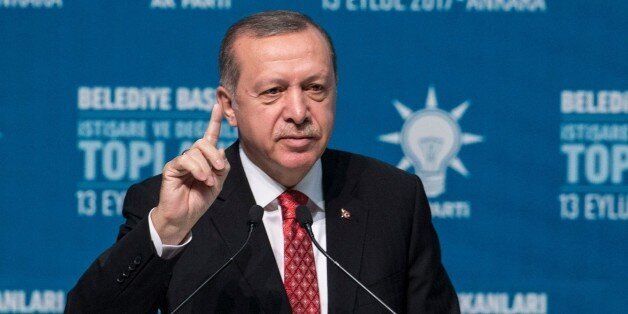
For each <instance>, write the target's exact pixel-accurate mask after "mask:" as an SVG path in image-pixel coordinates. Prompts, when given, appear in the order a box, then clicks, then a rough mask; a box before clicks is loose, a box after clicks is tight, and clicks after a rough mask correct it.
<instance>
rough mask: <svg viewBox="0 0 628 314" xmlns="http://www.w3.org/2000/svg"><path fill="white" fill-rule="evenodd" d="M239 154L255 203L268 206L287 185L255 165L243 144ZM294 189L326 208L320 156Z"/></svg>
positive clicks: (319, 206)
mask: <svg viewBox="0 0 628 314" xmlns="http://www.w3.org/2000/svg"><path fill="white" fill-rule="evenodd" d="M239 154H240V160H241V161H242V168H243V169H244V174H245V175H246V179H247V180H248V181H249V186H250V187H251V192H253V197H254V198H255V203H257V205H260V206H262V207H266V206H267V205H268V204H270V203H271V202H272V201H274V200H275V199H276V198H277V197H279V195H281V193H283V192H284V191H285V190H286V187H284V186H283V185H281V184H280V183H278V182H277V181H275V180H273V179H272V178H271V177H270V176H269V175H268V174H266V173H265V172H264V171H263V170H262V169H260V168H259V167H258V166H257V165H255V164H254V163H253V162H252V161H251V160H250V159H249V157H248V156H247V155H246V153H245V152H244V150H243V149H242V147H241V146H240V149H239ZM293 189H294V190H297V191H299V192H301V193H303V194H305V195H307V197H308V198H309V199H310V201H311V202H313V203H314V204H316V206H317V207H318V208H319V209H324V208H325V207H324V204H325V203H324V200H323V167H322V165H321V159H320V158H319V159H318V160H316V162H315V163H314V166H312V168H311V169H310V171H309V172H308V173H307V174H306V175H305V177H303V179H301V182H299V183H298V184H297V185H296V186H295V187H294V188H293Z"/></svg>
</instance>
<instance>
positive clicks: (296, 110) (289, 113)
mask: <svg viewBox="0 0 628 314" xmlns="http://www.w3.org/2000/svg"><path fill="white" fill-rule="evenodd" d="M287 96H288V97H286V104H285V107H284V110H283V115H284V120H286V121H288V122H292V123H294V124H297V125H299V124H302V123H303V122H305V121H306V120H307V119H308V107H307V103H306V100H305V97H306V95H305V93H304V92H303V91H302V90H301V89H299V88H292V89H290V90H289V91H288V95H287Z"/></svg>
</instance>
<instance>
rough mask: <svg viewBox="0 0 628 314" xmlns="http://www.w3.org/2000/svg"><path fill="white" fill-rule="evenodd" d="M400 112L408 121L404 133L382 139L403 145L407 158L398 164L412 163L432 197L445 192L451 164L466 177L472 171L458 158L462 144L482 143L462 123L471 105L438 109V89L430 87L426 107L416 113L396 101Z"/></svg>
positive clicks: (404, 125)
mask: <svg viewBox="0 0 628 314" xmlns="http://www.w3.org/2000/svg"><path fill="white" fill-rule="evenodd" d="M393 105H394V106H395V108H396V109H397V111H398V112H399V115H400V116H401V117H402V118H403V119H404V120H405V122H404V124H403V127H402V129H401V132H395V133H390V134H385V135H381V136H380V137H379V140H380V141H382V142H387V143H391V144H398V145H401V148H402V150H403V153H404V155H405V157H404V158H403V159H402V160H401V161H400V162H399V164H397V167H398V168H400V169H403V170H409V169H410V168H411V167H412V166H413V167H414V172H415V173H416V174H417V175H418V176H419V177H420V178H421V180H422V181H423V184H424V186H425V193H426V194H427V196H428V197H437V196H440V195H441V194H443V193H444V192H445V182H446V180H445V179H446V174H447V167H451V168H453V169H454V170H456V171H457V172H459V173H460V174H462V175H463V176H467V175H468V174H469V172H468V171H467V169H466V167H465V166H464V164H463V163H462V161H461V160H460V159H459V158H458V152H459V151H460V147H461V146H462V145H467V144H473V143H478V142H481V141H482V140H483V138H482V136H479V135H474V134H469V133H463V132H462V131H461V129H460V125H458V120H459V119H460V118H462V116H463V115H464V112H465V111H466V110H467V108H468V107H469V102H468V101H465V102H464V103H462V104H460V105H459V106H457V107H456V108H454V109H453V110H451V112H446V111H443V110H441V109H438V102H437V100H436V92H435V90H434V88H433V87H430V88H429V90H428V93H427V100H426V102H425V109H421V110H418V111H416V112H412V110H411V109H409V108H408V107H406V106H405V105H404V104H402V103H400V102H399V101H397V100H395V101H393Z"/></svg>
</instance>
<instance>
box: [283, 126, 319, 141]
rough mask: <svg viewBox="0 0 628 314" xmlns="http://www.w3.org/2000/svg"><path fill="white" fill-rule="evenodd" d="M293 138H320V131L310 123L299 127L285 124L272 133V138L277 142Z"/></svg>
mask: <svg viewBox="0 0 628 314" xmlns="http://www.w3.org/2000/svg"><path fill="white" fill-rule="evenodd" d="M294 137H297V138H299V137H314V138H319V137H321V131H320V129H319V128H318V127H316V126H315V125H314V124H312V123H311V122H309V123H303V124H300V125H295V124H286V125H284V126H283V127H282V128H281V129H279V130H277V131H275V132H273V138H274V139H275V140H279V139H282V138H294Z"/></svg>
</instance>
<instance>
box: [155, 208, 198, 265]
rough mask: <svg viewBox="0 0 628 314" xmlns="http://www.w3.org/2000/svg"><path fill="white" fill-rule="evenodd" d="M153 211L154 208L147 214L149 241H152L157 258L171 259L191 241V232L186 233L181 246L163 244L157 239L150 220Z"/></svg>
mask: <svg viewBox="0 0 628 314" xmlns="http://www.w3.org/2000/svg"><path fill="white" fill-rule="evenodd" d="M153 210H155V208H153V209H151V210H150V212H149V213H148V228H149V229H150V239H151V240H152V241H153V245H154V246H155V251H156V252H157V256H159V257H161V258H163V259H171V258H173V257H174V256H175V255H177V254H179V252H181V251H183V249H184V248H185V246H186V245H188V243H190V241H192V231H190V233H188V235H187V236H186V237H185V239H184V241H183V244H179V245H169V244H163V243H162V242H161V238H160V237H159V233H157V229H155V226H154V225H153V219H152V218H151V214H152V212H153Z"/></svg>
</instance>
